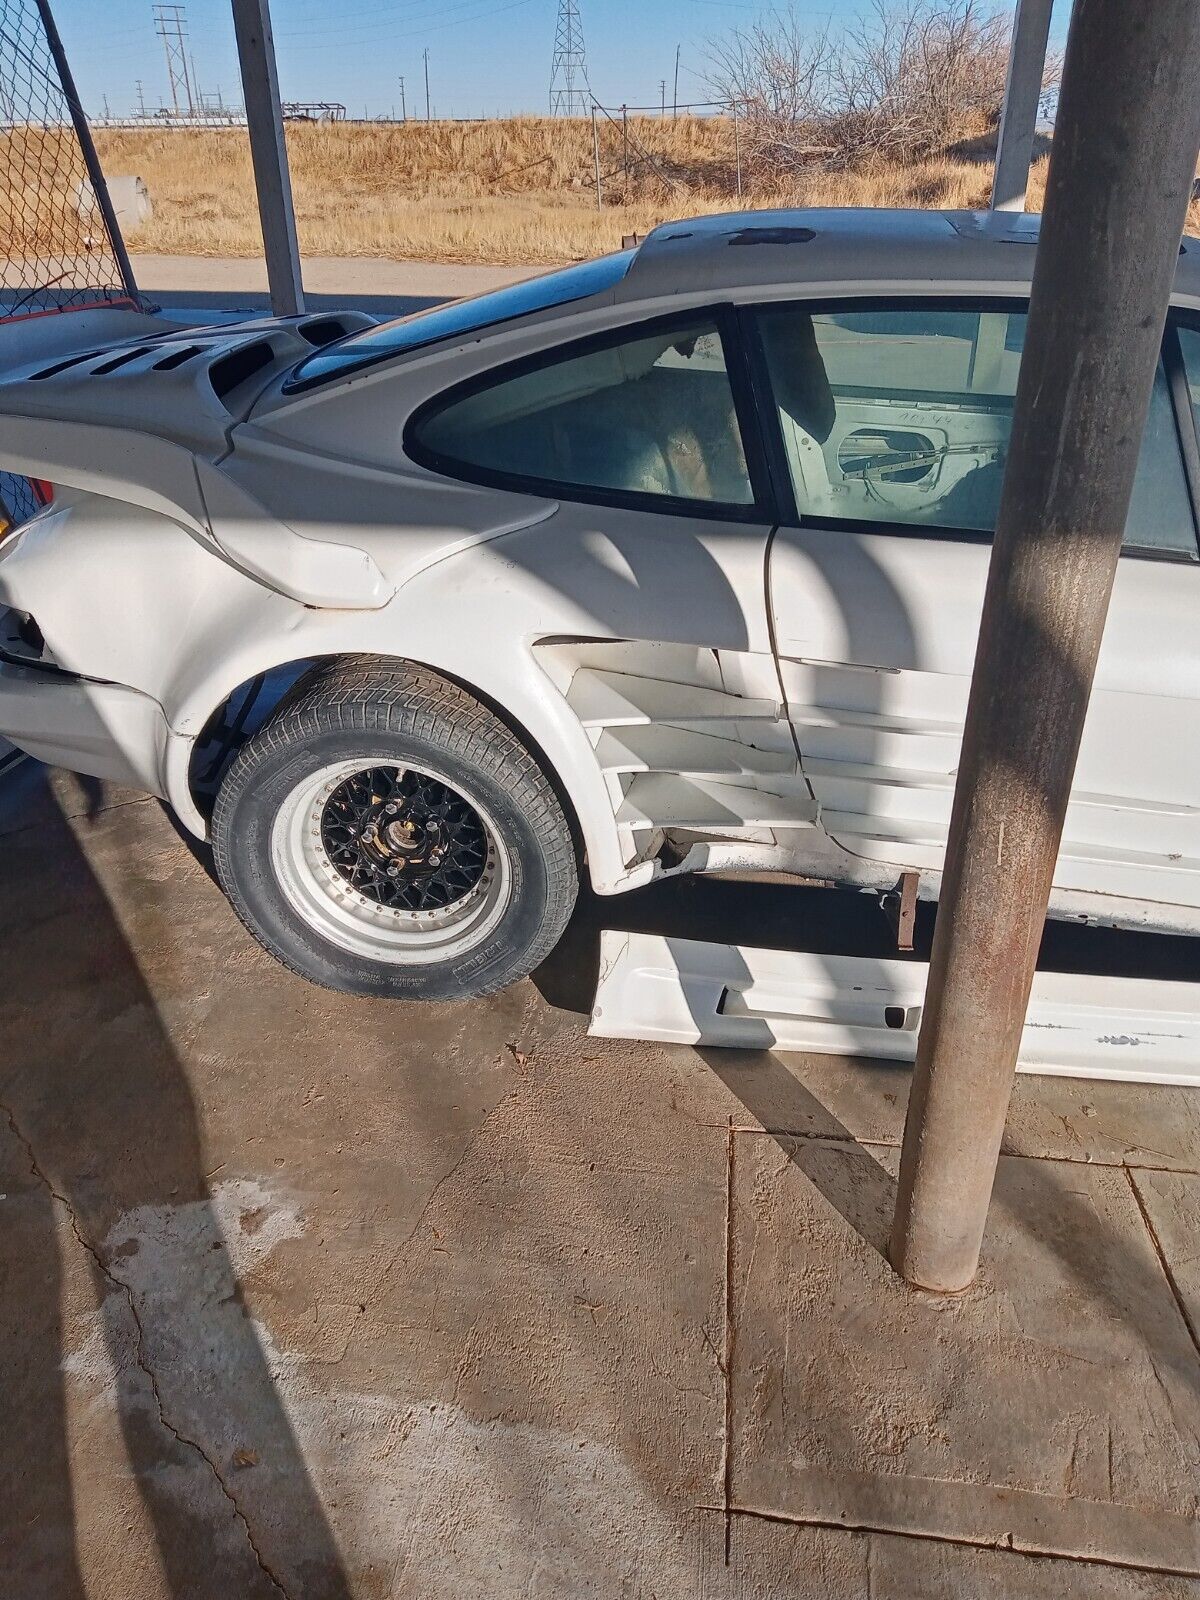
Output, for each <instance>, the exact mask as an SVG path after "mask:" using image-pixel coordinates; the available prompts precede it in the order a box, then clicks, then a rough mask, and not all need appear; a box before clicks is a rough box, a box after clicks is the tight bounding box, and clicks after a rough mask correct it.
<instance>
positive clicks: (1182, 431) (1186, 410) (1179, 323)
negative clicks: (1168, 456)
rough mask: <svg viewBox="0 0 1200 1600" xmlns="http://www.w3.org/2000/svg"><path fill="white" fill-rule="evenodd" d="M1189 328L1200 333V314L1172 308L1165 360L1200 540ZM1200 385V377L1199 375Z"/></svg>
mask: <svg viewBox="0 0 1200 1600" xmlns="http://www.w3.org/2000/svg"><path fill="white" fill-rule="evenodd" d="M1181 327H1184V328H1188V329H1190V330H1191V331H1192V332H1194V333H1200V312H1192V313H1190V314H1189V313H1188V312H1187V311H1185V310H1183V309H1182V308H1180V309H1179V310H1176V309H1174V308H1172V309H1171V310H1170V311H1169V312H1168V314H1167V325H1166V328H1165V330H1164V332H1163V348H1162V359H1163V365H1164V367H1165V368H1166V372H1167V385H1168V387H1169V389H1170V391H1171V405H1172V408H1173V409H1174V412H1175V431H1176V433H1177V434H1178V436H1179V449H1180V453H1181V454H1182V456H1183V475H1184V477H1185V478H1186V480H1187V486H1188V492H1189V494H1190V496H1191V501H1192V521H1193V522H1194V523H1195V525H1196V530H1197V536H1198V538H1200V428H1198V424H1197V418H1196V411H1195V408H1194V407H1193V405H1192V397H1191V394H1190V393H1189V391H1188V375H1187V368H1186V366H1185V364H1184V359H1183V346H1182V344H1181V343H1180V340H1179V329H1180V328H1181ZM1197 379H1198V381H1200V373H1198V374H1197Z"/></svg>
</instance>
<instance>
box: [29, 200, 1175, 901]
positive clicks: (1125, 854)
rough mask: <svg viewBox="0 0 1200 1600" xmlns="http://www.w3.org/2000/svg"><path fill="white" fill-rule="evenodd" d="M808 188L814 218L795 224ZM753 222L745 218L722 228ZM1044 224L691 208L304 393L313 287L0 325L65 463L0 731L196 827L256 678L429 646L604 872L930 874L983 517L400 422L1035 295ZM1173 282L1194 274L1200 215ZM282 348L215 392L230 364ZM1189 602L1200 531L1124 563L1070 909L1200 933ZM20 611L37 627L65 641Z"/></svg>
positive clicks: (1064, 876)
mask: <svg viewBox="0 0 1200 1600" xmlns="http://www.w3.org/2000/svg"><path fill="white" fill-rule="evenodd" d="M801 223H803V224H805V226H806V228H808V229H811V237H810V238H809V239H808V240H807V241H804V242H796V240H795V238H791V239H787V240H783V239H780V240H776V239H773V238H772V236H771V232H770V230H771V227H772V225H773V224H774V225H778V226H779V227H785V226H786V228H787V229H788V230H790V231H791V233H792V234H793V235H795V234H796V233H797V229H798V224H801ZM753 227H762V228H764V229H766V230H767V231H766V232H764V233H763V234H762V235H761V238H760V239H758V240H757V241H756V242H755V243H754V244H753V247H752V248H741V249H730V248H727V247H728V245H729V244H730V243H731V242H732V241H734V240H735V239H737V235H738V234H739V233H744V232H745V231H746V230H748V229H751V228H753ZM1029 229H1030V219H1028V218H1025V217H992V218H986V217H976V216H973V215H971V214H966V213H953V214H952V213H945V214H939V213H908V214H905V213H854V212H847V213H788V214H784V213H780V214H778V215H777V216H773V215H771V214H765V213H760V214H757V215H756V216H755V215H748V216H746V217H742V218H733V219H730V218H725V219H719V218H714V219H704V220H703V221H702V222H699V223H688V224H680V225H674V226H673V225H667V226H665V227H664V228H662V229H659V230H657V231H656V233H655V234H654V235H652V236H651V238H650V239H649V240H648V241H647V243H646V244H644V245H643V246H642V248H641V250H640V251H639V252H638V254H637V256H636V258H635V260H634V263H633V265H632V267H631V269H630V270H629V272H628V273H627V275H626V276H625V277H624V279H622V280H621V281H620V282H619V283H618V284H617V286H616V288H615V289H612V288H610V289H608V290H606V291H604V292H602V293H599V294H595V295H592V296H591V297H590V298H588V299H584V300H580V301H576V302H574V303H571V304H568V305H565V306H560V307H557V308H554V309H551V310H549V311H544V312H536V313H534V314H532V315H528V316H522V317H518V318H516V319H515V320H513V321H510V322H505V323H498V324H496V325H494V326H493V327H491V328H487V329H484V330H483V331H482V332H481V333H474V334H472V335H470V336H462V337H451V338H449V339H445V340H443V341H442V342H440V343H438V344H435V345H433V346H431V347H427V348H421V349H417V350H415V351H412V352H409V353H407V354H402V355H399V356H396V357H393V358H390V359H388V360H385V361H383V362H381V363H380V364H378V365H376V366H373V367H371V368H369V369H367V370H363V371H360V372H356V373H354V374H352V375H349V376H345V377H341V378H338V379H335V380H333V381H331V382H328V383H325V384H323V385H321V386H319V387H316V388H313V389H310V390H307V391H303V392H300V393H296V394H288V393H286V392H284V389H283V387H282V385H283V382H284V380H285V379H286V377H287V374H288V373H289V372H290V371H291V370H292V368H293V367H294V366H295V364H296V362H297V361H298V360H299V359H300V357H301V356H302V355H303V354H306V353H308V352H309V351H310V349H311V344H310V342H309V340H308V339H306V337H305V332H304V329H305V325H306V322H307V323H313V322H319V321H320V320H321V319H319V318H314V319H299V320H298V321H297V320H295V319H293V320H291V321H283V322H277V321H264V322H258V323H250V324H241V325H238V326H236V327H234V328H226V329H221V330H212V329H193V330H181V329H172V328H171V327H170V325H166V324H164V323H163V322H162V321H161V319H157V318H141V317H138V316H136V315H135V314H132V313H128V312H118V311H114V312H84V313H78V314H73V315H71V316H64V317H60V318H47V319H41V322H40V323H30V324H28V325H27V326H22V325H20V324H14V325H12V326H11V327H9V328H6V329H3V330H0V467H3V468H6V469H9V470H13V471H18V472H24V473H27V474H29V475H32V476H37V477H42V478H48V479H50V480H51V481H53V483H54V484H55V485H56V496H55V501H54V504H53V506H52V507H51V508H49V509H47V510H46V511H45V512H43V513H41V514H40V515H39V516H37V517H35V518H34V520H33V521H32V522H31V523H29V524H28V525H26V527H25V528H24V529H22V530H21V531H19V532H18V533H16V534H14V535H11V536H10V537H9V538H8V539H6V540H4V541H3V542H0V733H3V734H5V735H6V736H7V737H8V738H9V739H11V740H12V741H13V742H14V743H16V744H17V745H19V746H21V747H22V748H24V749H26V750H28V751H30V752H31V753H32V754H34V755H37V756H40V757H43V758H45V759H48V760H51V761H54V762H57V763H60V764H63V765H66V766H70V767H75V768H77V769H78V770H80V771H84V772H89V773H93V774H97V775H99V776H103V777H108V778H112V779H117V780H121V781H125V782H130V783H134V784H137V785H139V786H141V787H143V788H146V789H148V790H151V791H152V792H154V793H156V794H158V795H160V796H162V797H164V798H165V799H167V800H168V801H169V802H170V804H171V805H172V806H173V807H174V809H175V810H176V812H177V813H178V815H179V816H180V818H181V819H182V821H183V822H184V823H185V825H186V826H187V827H188V828H189V829H191V830H192V831H193V832H194V833H196V834H197V835H201V836H203V834H204V833H205V830H206V820H205V817H204V815H203V812H202V810H201V809H200V807H199V806H198V804H197V797H196V795H195V793H194V791H193V787H192V783H191V780H190V778H189V761H190V758H191V755H192V752H193V748H194V746H195V743H196V740H197V737H198V736H199V735H200V734H201V732H202V730H204V728H205V727H206V725H207V724H208V723H209V722H210V720H211V719H212V718H213V716H214V714H215V713H216V712H217V711H218V710H219V709H220V707H221V706H222V705H223V704H224V702H225V701H226V699H227V698H228V697H229V696H230V695H231V694H232V693H233V692H234V691H235V690H237V689H238V687H239V686H241V685H243V684H245V683H246V682H247V681H248V680H249V679H251V678H252V677H254V676H255V675H256V674H258V673H261V672H266V671H269V670H270V669H272V668H276V667H280V666H283V665H285V664H289V663H295V662H299V661H302V660H309V659H312V658H318V657H336V656H339V655H344V654H351V653H353V654H362V653H369V654H374V655H380V656H385V657H393V658H403V659H406V660H410V661H414V662H419V663H422V664H425V665H427V666H429V667H432V668H434V669H436V670H438V671H440V672H442V673H445V674H447V675H449V676H451V677H453V678H455V679H457V680H459V681H460V682H462V683H463V684H464V685H465V686H466V687H467V688H468V689H470V690H471V691H472V692H474V693H476V694H477V695H479V696H480V697H482V698H483V699H485V700H486V701H488V702H490V703H491V704H493V705H494V706H496V707H497V708H498V709H499V711H500V714H501V715H502V716H503V717H505V718H506V719H507V720H508V721H510V722H511V723H512V724H513V725H514V727H515V728H516V729H517V730H518V733H519V735H520V737H522V738H523V739H524V740H526V741H527V742H528V743H530V744H531V745H532V746H534V747H535V748H536V749H537V751H538V752H540V759H541V760H543V761H544V763H545V765H546V766H547V767H548V768H549V769H551V770H552V771H553V773H554V774H555V776H556V777H557V780H558V782H559V784H560V786H561V789H562V791H563V792H564V794H565V795H566V797H567V799H568V800H569V802H570V806H571V808H572V810H573V812H574V816H575V819H576V821H577V823H578V828H579V832H580V834H581V837H582V840H583V843H584V845H585V847H586V853H587V866H588V871H589V873H590V876H591V881H592V884H593V887H594V888H595V889H596V890H598V891H599V892H600V893H603V894H609V893H615V892H618V891H621V890H624V889H629V888H633V887H635V886H637V885H638V884H641V883H644V882H647V881H648V880H649V879H650V878H652V877H654V876H657V875H660V874H662V873H663V872H665V871H676V870H699V871H703V870H726V871H728V870H736V869H745V870H762V869H778V870H784V871H788V872H792V873H796V874H799V875H801V876H807V877H812V878H819V879H823V880H831V881H837V882H842V883H846V884H849V885H854V886H857V887H867V888H881V887H890V886H891V885H893V884H894V883H895V882H896V881H897V879H898V877H899V875H900V874H901V873H902V872H904V871H905V870H909V869H916V870H918V871H920V873H921V875H922V876H921V887H920V892H921V894H922V895H923V896H926V897H935V896H936V893H937V886H938V873H939V870H940V865H941V855H942V850H943V848H944V837H945V826H946V821H947V818H948V815H949V806H950V801H951V797H952V794H953V782H954V771H955V767H956V763H957V749H958V742H959V738H960V733H961V723H962V715H963V710H964V707H965V703H966V694H967V688H968V685H969V679H970V671H971V665H972V659H973V653H974V643H975V635H976V631H977V627H978V617H979V606H980V600H981V596H982V590H983V582H984V576H985V573H986V566H987V558H988V549H987V546H986V544H980V543H965V542H956V541H955V540H954V539H953V538H939V539H932V538H931V539H925V538H922V537H920V536H916V537H905V538H896V537H892V536H889V535H888V534H886V533H866V532H855V531H850V530H848V529H847V528H845V527H842V528H839V529H837V530H836V531H830V530H828V529H823V528H821V527H819V526H813V525H806V526H793V527H782V528H780V529H779V530H778V531H777V532H776V531H775V530H774V528H773V527H772V524H771V521H770V520H769V519H768V520H765V521H763V522H761V523H754V522H745V521H742V522H733V521H726V520H723V519H722V518H721V517H720V516H719V515H715V516H714V517H713V519H712V520H711V521H710V520H706V519H704V518H703V517H696V516H681V515H675V514H672V513H671V512H670V510H669V507H668V508H667V509H665V510H663V511H659V510H658V509H657V508H651V509H642V508H639V509H618V508H615V507H612V506H602V505H595V504H584V503H579V502H573V501H569V500H567V499H566V498H548V497H546V496H545V495H538V494H533V493H527V492H516V491H514V490H511V489H500V488H495V487H481V486H479V485H477V484H473V483H468V482H462V481H458V480H456V479H453V478H450V477H448V476H443V475H440V474H438V473H436V472H434V471H432V470H430V469H429V468H427V467H424V466H421V465H419V464H418V463H416V462H415V461H412V460H410V459H408V458H407V456H406V455H405V452H404V448H403V445H402V435H403V431H404V425H405V422H406V420H407V419H408V417H409V416H410V415H411V414H412V413H413V411H414V410H415V409H416V408H417V407H418V406H420V405H421V404H422V403H423V402H424V401H425V400H427V399H429V398H432V397H433V396H436V395H438V394H439V393H441V392H442V391H444V390H446V389H447V388H449V387H451V386H452V385H455V384H457V383H459V382H461V381H462V380H464V379H466V378H469V377H471V376H473V375H475V374H477V373H482V372H484V371H487V370H489V369H491V368H494V367H499V366H501V365H503V364H505V363H507V362H509V361H512V360H515V359H519V358H521V357H524V356H528V355H532V354H535V353H537V352H540V351H549V350H551V349H553V348H554V347H556V346H557V345H559V344H562V343H565V342H569V341H571V340H575V339H579V338H583V337H586V336H588V335H590V334H594V333H600V332H604V331H606V330H616V329H619V328H622V327H625V326H628V325H632V324H636V323H638V322H639V321H643V320H645V319H648V318H651V317H659V316H662V315H664V314H666V313H668V312H674V311H677V310H686V309H688V308H702V307H707V306H714V305H721V304H725V305H728V304H731V303H732V304H734V305H753V304H762V303H764V302H768V301H771V300H798V299H799V300H803V299H805V298H808V297H811V298H812V299H813V300H824V301H826V302H828V301H829V300H830V299H831V298H837V299H839V300H844V301H849V302H853V301H855V300H861V299H867V298H871V297H879V296H889V297H894V298H916V299H919V298H920V297H921V296H926V297H928V296H930V295H937V296H950V295H958V296H974V297H999V298H1002V299H1003V298H1008V299H1012V300H1018V301H1019V300H1020V298H1021V297H1022V296H1024V295H1027V293H1028V285H1029V280H1030V274H1031V270H1032V263H1033V253H1034V252H1033V249H1032V247H1031V245H1032V235H1031V233H1030V231H1029ZM737 242H744V240H737ZM1175 299H1176V304H1177V306H1179V307H1181V308H1188V309H1192V310H1195V309H1197V308H1200V253H1198V252H1197V249H1196V247H1195V246H1191V245H1189V247H1188V250H1187V251H1186V252H1185V253H1184V254H1183V255H1182V256H1181V259H1180V266H1179V275H1178V279H1177V285H1176V297H1175ZM342 320H343V325H344V326H345V327H346V328H348V329H351V328H356V327H361V326H365V325H368V324H369V322H370V319H369V318H365V317H363V316H362V315H361V314H356V313H347V314H345V316H344V318H343V319H342ZM148 338H154V340H155V342H154V343H153V344H149V345H147V344H145V341H146V340H147V339H148ZM139 339H140V340H142V341H143V344H142V345H139V344H138V340H139ZM190 346H196V347H198V348H197V350H196V351H195V352H194V354H192V355H190V356H184V355H183V354H182V352H183V351H184V350H185V349H186V348H188V347H190ZM260 347H261V350H265V354H264V355H263V356H262V364H261V365H260V366H258V367H257V368H256V369H254V370H252V371H249V372H248V373H247V375H246V376H245V378H244V379H242V380H241V381H239V382H235V383H232V384H228V383H227V384H225V385H224V387H223V392H222V393H221V394H220V396H219V397H218V394H217V393H216V391H215V390H214V380H213V378H212V374H213V372H214V370H215V369H216V367H217V364H218V363H220V362H222V361H225V360H227V359H228V358H229V357H231V356H236V355H237V354H238V352H239V351H240V352H243V354H244V353H245V352H246V351H247V350H249V349H260ZM137 350H140V351H141V353H140V354H136V355H130V352H132V351H137ZM84 352H90V354H88V355H87V356H86V359H80V360H79V361H77V362H75V363H73V364H71V365H68V366H64V367H63V369H62V370H61V371H58V372H56V373H55V372H52V373H50V374H49V375H46V376H34V374H35V373H40V372H44V370H45V369H46V367H47V366H48V365H52V364H53V363H54V362H55V361H56V360H62V361H66V360H68V358H69V357H70V356H71V355H72V353H79V354H80V355H81V356H82V354H83V353H84ZM172 352H176V353H179V360H178V363H177V364H175V365H168V366H167V367H165V368H164V367H163V366H162V364H161V363H162V361H163V358H164V356H167V355H170V354H171V353H172ZM114 356H117V357H122V356H125V357H128V359H123V360H120V361H118V362H117V363H116V364H114V365H113V367H112V370H110V371H108V372H97V370H96V369H97V368H98V367H104V366H106V365H108V364H109V363H111V362H113V358H114ZM1198 602H1200V565H1198V566H1197V567H1195V568H1192V567H1185V566H1181V565H1179V564H1177V563H1158V562H1153V561H1135V560H1129V561H1123V562H1122V570H1121V574H1120V577H1119V579H1118V583H1117V590H1116V595H1115V597H1114V602H1113V610H1112V615H1111V619H1110V624H1109V628H1108V632H1107V635H1106V639H1105V645H1104V650H1103V653H1102V656H1101V662H1100V669H1099V674H1098V678H1097V687H1096V694H1095V696H1094V700H1093V705H1092V709H1091V713H1090V715H1089V719H1088V725H1087V734H1086V737H1085V742H1084V750H1083V755H1082V757H1081V762H1080V769H1079V776H1078V781H1077V785H1076V794H1075V800H1074V802H1073V805H1072V808H1071V813H1070V817H1069V819H1068V826H1067V834H1066V839H1065V842H1064V847H1063V852H1062V856H1061V858H1060V861H1059V867H1058V872H1057V876H1056V883H1055V895H1054V901H1053V906H1052V910H1053V911H1054V913H1056V914H1059V915H1068V916H1073V917H1085V918H1087V919H1088V920H1094V921H1097V922H1103V923H1110V924H1115V925H1123V926H1142V927H1153V928H1159V929H1163V930H1167V931H1178V932H1196V931H1200V737H1197V735H1198V734H1200V627H1198V626H1197V619H1198V617H1200V604H1198ZM4 607H9V608H13V612H12V613H10V614H9V615H8V617H7V619H6V616H5V613H4V611H3V609H2V608H4ZM15 613H26V614H28V615H29V616H31V617H32V618H34V619H35V621H36V623H37V627H38V629H39V630H40V632H41V634H42V636H43V637H44V640H45V649H44V653H43V655H42V656H41V657H40V658H39V659H37V660H26V659H25V657H26V656H27V655H28V650H27V648H26V647H23V646H21V644H20V643H19V641H18V640H17V639H16V637H15V634H14V620H13V617H14V615H15ZM48 666H51V667H53V668H54V669H56V670H54V671H48V670H47V667H48ZM664 845H665V846H668V847H669V848H667V849H666V850H664Z"/></svg>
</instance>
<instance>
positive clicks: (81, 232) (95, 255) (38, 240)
mask: <svg viewBox="0 0 1200 1600" xmlns="http://www.w3.org/2000/svg"><path fill="white" fill-rule="evenodd" d="M85 136H86V134H85ZM0 251H3V255H2V256H0V317H11V316H16V315H20V314H22V313H28V312H33V311H58V310H63V309H69V308H70V307H73V306H80V305H94V304H97V303H100V304H102V303H105V302H111V301H115V300H125V299H126V298H127V297H128V290H127V287H126V284H125V282H124V281H123V278H122V273H121V268H120V264H119V262H118V258H117V253H116V250H115V248H114V245H113V241H112V239H111V238H110V236H109V233H108V230H107V228H106V227H105V223H104V217H103V215H102V214H101V211H100V209H99V207H98V205H97V203H96V197H95V193H94V189H93V185H92V182H91V178H90V176H89V173H88V162H87V157H86V155H85V152H84V147H83V144H82V142H81V137H80V133H79V131H78V130H77V128H76V126H75V122H74V121H73V118H72V105H71V94H70V90H69V86H68V85H66V84H64V82H63V77H62V74H61V72H60V70H59V66H58V64H57V63H56V61H55V56H54V50H53V47H52V43H51V39H50V37H49V35H48V33H47V28H46V24H45V22H44V20H43V17H42V13H41V11H40V9H39V6H38V4H37V0H0Z"/></svg>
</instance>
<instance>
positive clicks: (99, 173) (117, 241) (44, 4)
mask: <svg viewBox="0 0 1200 1600" xmlns="http://www.w3.org/2000/svg"><path fill="white" fill-rule="evenodd" d="M37 8H38V15H39V16H40V17H41V19H42V28H43V29H44V30H45V34H46V43H47V45H48V46H49V49H50V54H51V56H52V57H53V60H54V65H55V67H56V69H57V71H58V81H59V83H60V84H61V85H62V92H63V98H64V99H65V100H66V102H67V109H68V111H69V112H70V113H71V123H72V126H73V127H74V129H75V137H76V138H77V139H78V140H79V148H80V150H81V151H82V152H83V165H84V168H85V169H86V171H87V175H88V182H89V183H90V184H91V186H92V194H93V196H94V197H95V201H96V206H97V209H98V210H99V212H100V216H101V218H102V219H103V222H104V226H105V229H106V230H107V233H108V238H109V242H110V243H111V245H112V251H113V256H114V257H115V258H116V263H117V271H118V272H119V273H120V274H121V282H122V284H123V285H124V286H125V293H126V294H127V295H128V296H129V298H130V299H131V300H132V301H133V303H134V305H136V306H140V305H141V303H142V301H141V296H140V295H139V294H138V291H137V285H136V283H135V282H134V281H133V267H132V266H131V265H130V261H129V252H128V251H127V250H126V248H125V240H124V238H123V237H122V234H121V229H120V226H119V224H118V223H117V214H116V212H115V211H114V210H113V204H112V199H111V197H110V195H109V192H108V184H107V183H105V181H104V172H103V169H102V168H101V166H100V158H99V156H98V155H97V154H96V146H95V145H94V144H93V143H92V130H91V129H90V128H89V127H88V120H87V117H86V116H85V115H84V111H83V107H82V106H81V105H80V103H79V95H78V94H77V93H76V90H75V79H74V78H73V77H72V75H71V64H70V62H69V61H68V60H67V53H66V51H65V50H64V49H63V44H62V40H61V39H60V38H59V36H58V28H57V27H56V26H55V22H54V16H53V14H52V12H51V10H50V0H37Z"/></svg>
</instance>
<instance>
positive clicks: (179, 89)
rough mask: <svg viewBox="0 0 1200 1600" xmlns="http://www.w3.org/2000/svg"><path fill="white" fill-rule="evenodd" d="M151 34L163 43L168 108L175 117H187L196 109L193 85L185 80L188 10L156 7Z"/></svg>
mask: <svg viewBox="0 0 1200 1600" xmlns="http://www.w3.org/2000/svg"><path fill="white" fill-rule="evenodd" d="M154 31H155V32H156V33H157V34H158V36H159V38H160V39H161V40H162V42H163V52H164V54H165V55H166V58H167V77H168V78H169V79H170V83H171V104H172V106H173V107H174V110H175V115H176V116H177V117H182V116H189V117H190V116H191V115H192V113H193V111H194V110H195V106H194V105H193V104H192V83H191V79H190V78H189V76H188V63H187V44H186V40H187V36H188V32H187V7H186V6H185V5H155V7H154ZM181 94H182V101H181V99H180V95H181ZM185 108H186V110H185Z"/></svg>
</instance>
